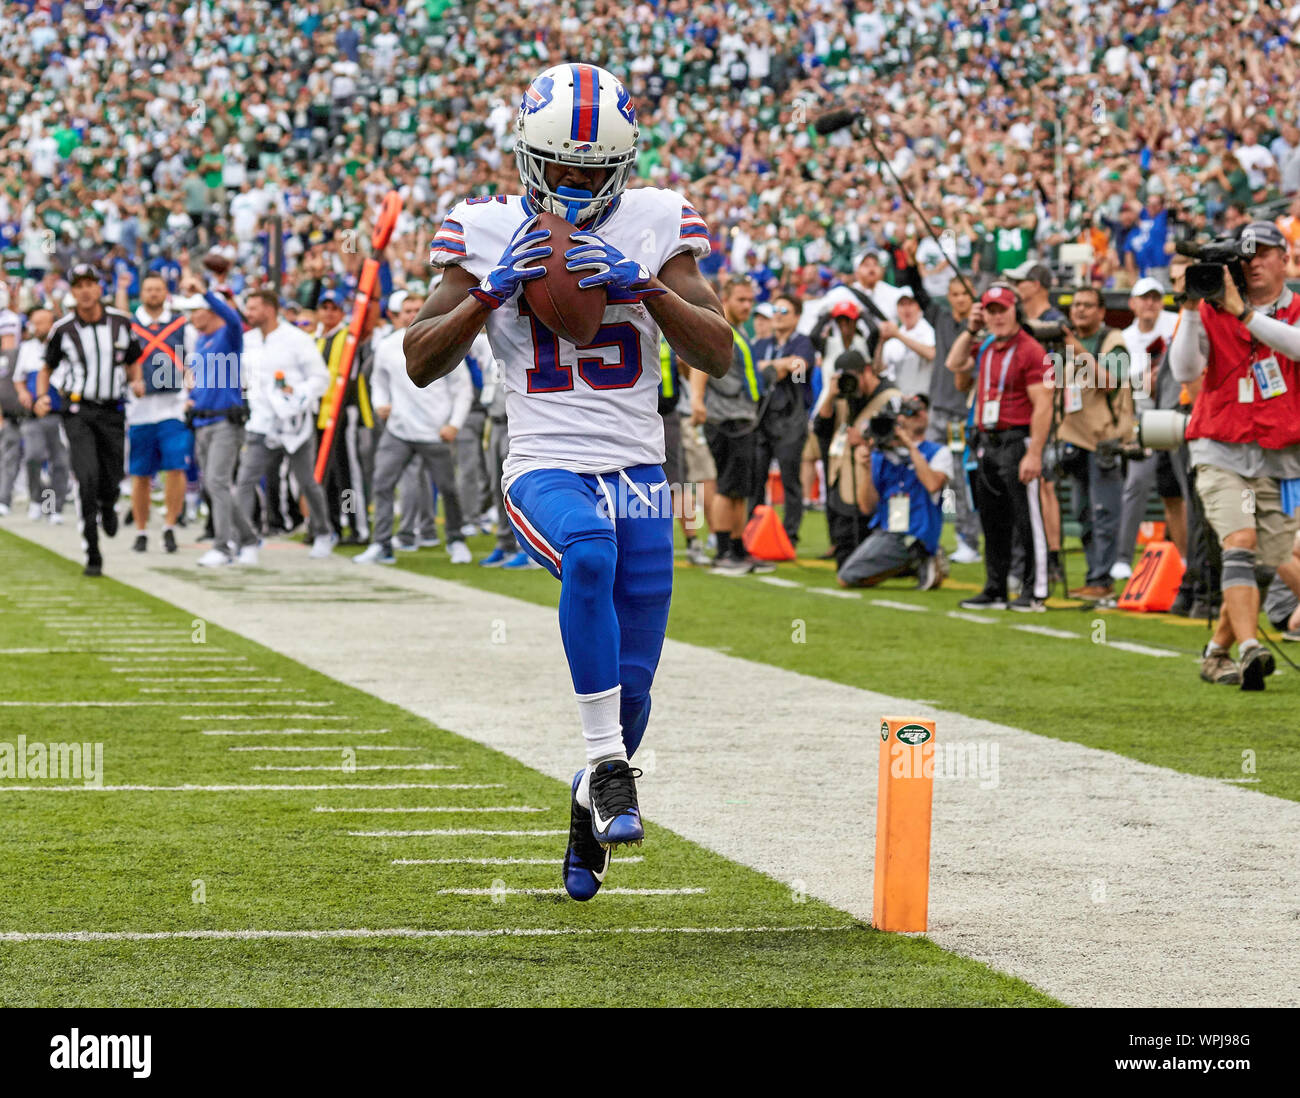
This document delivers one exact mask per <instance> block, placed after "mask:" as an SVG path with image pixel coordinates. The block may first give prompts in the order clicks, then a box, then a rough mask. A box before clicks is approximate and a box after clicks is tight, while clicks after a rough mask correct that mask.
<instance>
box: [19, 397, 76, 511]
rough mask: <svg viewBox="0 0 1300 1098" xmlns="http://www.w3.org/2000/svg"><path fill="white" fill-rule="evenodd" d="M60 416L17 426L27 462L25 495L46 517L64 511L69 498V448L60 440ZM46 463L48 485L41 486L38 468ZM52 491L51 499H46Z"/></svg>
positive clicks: (26, 422)
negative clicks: (46, 486) (43, 487)
mask: <svg viewBox="0 0 1300 1098" xmlns="http://www.w3.org/2000/svg"><path fill="white" fill-rule="evenodd" d="M61 428H62V420H61V417H60V416H43V417H41V418H40V419H35V418H32V419H25V420H23V421H22V423H21V424H20V425H19V431H20V432H21V434H22V438H23V460H24V461H25V462H26V463H27V494H28V495H29V496H31V498H32V502H33V503H39V504H40V505H41V510H42V511H44V512H45V514H47V515H49V514H53V513H54V512H55V511H60V512H61V511H62V510H63V503H64V501H65V500H66V499H67V498H68V475H69V473H70V472H71V468H72V467H71V465H70V464H69V462H68V447H67V445H66V444H65V443H64V441H63V433H62V429H61ZM47 463H48V464H49V467H50V486H49V488H45V489H42V487H41V466H42V465H45V464H47ZM46 492H52V493H53V496H52V497H49V496H46V494H45V493H46Z"/></svg>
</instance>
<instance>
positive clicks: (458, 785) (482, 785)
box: [312, 782, 546, 812]
mask: <svg viewBox="0 0 1300 1098" xmlns="http://www.w3.org/2000/svg"><path fill="white" fill-rule="evenodd" d="M505 787H506V783H505V782H476V783H475V782H445V783H444V784H442V785H426V786H423V787H422V788H424V789H504V788H505ZM330 788H331V789H333V788H334V787H333V786H330ZM376 788H378V787H376ZM312 811H313V812H428V811H431V810H430V809H427V808H335V807H332V806H330V805H323V804H318V805H317V806H316V807H315V808H313V809H312ZM539 811H543V812H544V811H546V810H545V809H540V810H539Z"/></svg>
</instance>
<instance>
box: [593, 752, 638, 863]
mask: <svg viewBox="0 0 1300 1098" xmlns="http://www.w3.org/2000/svg"><path fill="white" fill-rule="evenodd" d="M639 777H641V771H639V770H633V769H632V767H630V766H628V764H627V763H626V762H625V761H624V760H623V759H606V760H605V761H604V762H602V763H598V764H596V766H594V767H592V770H591V834H592V835H593V836H594V838H595V839H596V841H597V842H598V843H609V844H610V845H611V846H613V845H617V844H618V843H639V842H640V841H641V840H642V839H644V838H645V828H643V827H642V826H641V809H640V807H639V806H638V805H637V800H636V782H635V781H634V780H633V779H635V778H639Z"/></svg>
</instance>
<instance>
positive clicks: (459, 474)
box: [453, 403, 491, 525]
mask: <svg viewBox="0 0 1300 1098" xmlns="http://www.w3.org/2000/svg"><path fill="white" fill-rule="evenodd" d="M486 419H487V412H486V411H484V409H483V408H482V407H481V406H480V405H478V404H477V403H476V404H475V406H474V407H473V408H471V409H470V413H469V415H468V416H466V417H465V425H464V426H463V427H461V429H460V431H459V433H458V434H457V435H456V441H455V443H454V444H453V445H454V446H455V448H456V494H457V495H458V496H459V497H460V509H461V510H462V511H463V512H464V514H465V521H466V522H472V523H474V524H475V525H478V523H480V522H481V521H482V520H483V512H484V511H485V510H486V509H487V500H488V496H489V493H488V484H489V481H490V479H491V478H490V477H489V475H488V468H487V462H486V461H485V460H484V455H483V424H484V422H485V421H486Z"/></svg>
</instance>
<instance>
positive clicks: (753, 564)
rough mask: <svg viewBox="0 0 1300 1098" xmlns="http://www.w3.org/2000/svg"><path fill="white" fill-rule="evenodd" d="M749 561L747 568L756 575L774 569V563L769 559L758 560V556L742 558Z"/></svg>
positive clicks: (765, 573)
mask: <svg viewBox="0 0 1300 1098" xmlns="http://www.w3.org/2000/svg"><path fill="white" fill-rule="evenodd" d="M744 559H745V560H746V561H748V563H749V570H750V571H751V572H753V573H754V575H756V576H765V575H767V574H768V573H769V572H775V571H776V565H775V564H773V563H772V562H771V561H770V560H760V559H759V558H758V557H754V556H750V557H746V558H744Z"/></svg>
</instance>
